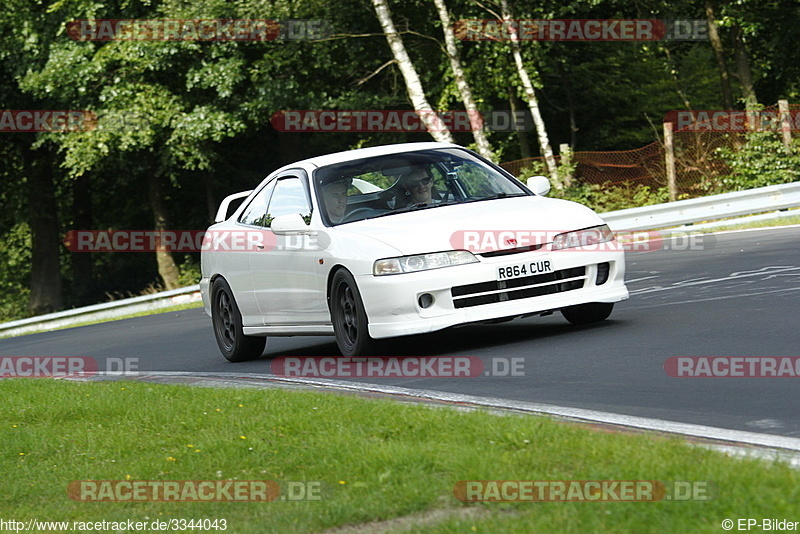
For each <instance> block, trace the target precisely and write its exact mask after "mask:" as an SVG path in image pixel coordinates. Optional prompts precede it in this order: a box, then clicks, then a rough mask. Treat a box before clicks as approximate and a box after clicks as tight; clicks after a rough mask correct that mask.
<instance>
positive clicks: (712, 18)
mask: <svg viewBox="0 0 800 534" xmlns="http://www.w3.org/2000/svg"><path fill="white" fill-rule="evenodd" d="M706 20H707V21H708V40H709V41H710V42H711V48H712V49H714V58H715V59H716V61H717V69H718V70H719V81H720V84H721V85H722V106H723V108H724V109H728V110H732V109H733V92H732V91H731V77H730V73H729V72H728V64H727V63H726V62H725V49H724V47H723V46H722V39H720V38H719V30H718V28H719V27H718V26H717V15H716V13H715V11H714V4H713V3H711V2H710V1H709V0H707V1H706Z"/></svg>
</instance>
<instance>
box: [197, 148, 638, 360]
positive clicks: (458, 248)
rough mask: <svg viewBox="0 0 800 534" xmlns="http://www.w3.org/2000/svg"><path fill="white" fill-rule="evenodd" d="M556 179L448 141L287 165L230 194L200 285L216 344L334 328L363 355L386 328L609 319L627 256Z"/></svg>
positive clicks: (620, 293) (406, 330)
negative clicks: (522, 175) (554, 191)
mask: <svg viewBox="0 0 800 534" xmlns="http://www.w3.org/2000/svg"><path fill="white" fill-rule="evenodd" d="M549 189H550V185H549V182H548V181H547V179H546V178H543V177H541V176H539V177H534V178H532V179H531V180H529V181H528V185H527V186H526V185H524V184H522V183H521V182H519V181H518V180H516V179H515V178H514V177H513V176H511V175H510V174H508V173H507V172H505V171H504V170H502V169H501V168H500V167H498V166H497V165H495V164H493V163H490V162H488V161H486V160H484V159H483V158H481V157H480V156H478V155H477V154H475V153H474V152H472V151H469V150H467V149H465V148H462V147H460V146H458V145H453V144H446V143H409V144H400V145H390V146H380V147H373V148H365V149H359V150H352V151H348V152H340V153H336V154H330V155H326V156H320V157H315V158H311V159H307V160H304V161H299V162H297V163H293V164H291V165H287V166H285V167H282V168H280V169H278V170H277V171H275V172H273V173H272V174H270V175H269V176H268V177H267V178H266V179H265V180H264V181H263V182H261V184H259V185H258V187H257V188H255V189H254V190H252V191H247V192H243V193H238V194H235V195H231V196H229V197H228V198H226V199H225V200H224V201H223V202H222V205H221V206H220V209H219V212H218V213H217V218H216V220H217V224H215V225H213V226H211V227H210V228H209V230H208V232H207V233H206V242H205V243H204V246H203V251H202V261H201V263H202V273H203V275H202V280H201V281H200V289H201V292H202V297H203V303H204V308H205V312H206V314H208V315H210V316H211V318H212V323H213V328H214V334H215V336H216V339H217V343H218V345H219V348H220V350H221V351H222V353H223V355H224V356H225V357H226V358H227V359H228V360H230V361H243V360H250V359H254V358H258V357H259V356H261V354H262V353H263V351H264V346H265V342H266V337H267V336H295V335H334V336H335V337H336V342H337V345H338V347H339V350H340V352H341V353H342V354H343V355H345V356H357V355H365V354H369V352H370V350H371V346H372V344H373V341H374V340H378V339H383V338H390V337H394V336H405V335H410V334H421V333H425V332H433V331H436V330H441V329H444V328H448V327H452V326H456V325H465V324H469V323H476V322H497V321H499V320H504V319H513V318H517V317H524V316H529V315H546V314H550V313H552V312H553V311H556V310H560V311H561V313H562V314H563V315H564V317H565V318H566V319H567V320H568V321H570V322H571V323H574V324H583V323H590V322H595V321H601V320H603V319H605V318H607V317H608V316H609V314H610V313H611V310H612V308H613V306H614V303H615V302H618V301H621V300H624V299H626V298H628V290H627V288H626V287H625V283H624V275H625V258H624V252H623V250H622V247H621V246H620V245H619V244H618V243H617V241H616V240H615V239H614V235H613V233H612V232H611V231H610V230H609V228H608V226H606V225H605V223H604V222H603V220H602V219H601V218H600V217H599V216H598V215H597V214H596V213H594V212H593V211H592V210H590V209H589V208H587V207H585V206H582V205H580V204H576V203H574V202H568V201H565V200H558V199H551V198H546V197H545V196H544V195H545V194H547V192H548V191H549ZM242 197H247V198H246V199H245V200H244V201H243V202H242V203H241V205H240V206H239V207H238V208H237V209H236V210H235V211H234V212H233V213H232V214H231V215H230V216H228V214H227V212H228V210H229V206H230V205H231V202H232V201H234V200H236V199H241V198H242Z"/></svg>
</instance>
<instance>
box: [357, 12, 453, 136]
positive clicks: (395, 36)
mask: <svg viewBox="0 0 800 534" xmlns="http://www.w3.org/2000/svg"><path fill="white" fill-rule="evenodd" d="M372 5H373V7H374V8H375V14H376V15H377V17H378V21H379V22H380V24H381V28H383V33H384V35H385V36H386V42H387V43H389V48H390V49H391V51H392V55H393V56H394V59H395V61H396V62H397V67H398V68H399V69H400V72H401V73H402V74H403V79H404V80H405V82H406V92H407V93H408V99H409V100H410V101H411V105H413V106H414V109H415V110H416V111H417V112H421V113H420V119H421V120H422V123H423V124H425V128H426V129H427V130H428V132H429V133H430V134H431V137H433V138H434V140H436V141H438V142H441V143H453V142H454V141H455V140H454V139H453V136H452V135H451V134H450V129H449V128H448V127H447V125H445V124H444V122H443V121H442V120H441V118H439V116H438V115H437V114H436V113H435V112H434V111H433V108H432V107H431V105H430V104H429V103H428V99H427V97H426V96H425V91H424V89H423V87H422V82H421V81H420V79H419V75H418V74H417V71H416V69H415V68H414V64H413V63H412V62H411V58H409V57H408V53H407V52H406V47H405V45H403V39H402V38H401V37H400V34H399V33H397V29H396V28H395V26H394V22H393V21H392V15H391V13H390V11H389V4H388V2H387V0H372Z"/></svg>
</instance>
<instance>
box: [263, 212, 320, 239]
mask: <svg viewBox="0 0 800 534" xmlns="http://www.w3.org/2000/svg"><path fill="white" fill-rule="evenodd" d="M269 227H270V229H271V230H272V232H273V233H274V234H275V235H297V234H310V233H311V229H310V228H309V227H308V225H307V224H306V222H305V221H304V220H303V216H302V215H300V214H299V213H288V214H286V215H278V216H277V217H275V218H274V219H272V224H270V225H269Z"/></svg>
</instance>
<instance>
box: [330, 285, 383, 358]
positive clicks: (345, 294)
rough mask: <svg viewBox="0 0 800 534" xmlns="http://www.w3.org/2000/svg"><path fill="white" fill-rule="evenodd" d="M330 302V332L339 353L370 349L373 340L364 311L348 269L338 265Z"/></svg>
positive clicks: (355, 352)
mask: <svg viewBox="0 0 800 534" xmlns="http://www.w3.org/2000/svg"><path fill="white" fill-rule="evenodd" d="M329 303H330V311H331V322H332V323H333V332H334V334H335V335H336V344H337V345H338V346H339V352H341V353H342V356H361V355H364V354H366V353H368V352H369V351H371V350H372V349H373V348H374V343H375V342H374V340H373V339H372V338H371V337H370V336H369V330H368V325H369V321H368V319H367V312H366V310H365V309H364V302H363V301H362V300H361V293H359V291H358V286H357V285H356V280H355V278H353V275H352V274H350V272H349V271H347V270H345V269H340V270H338V271H336V273H334V275H333V279H332V280H331V290H330V301H329Z"/></svg>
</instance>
